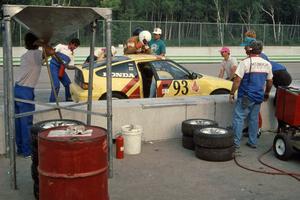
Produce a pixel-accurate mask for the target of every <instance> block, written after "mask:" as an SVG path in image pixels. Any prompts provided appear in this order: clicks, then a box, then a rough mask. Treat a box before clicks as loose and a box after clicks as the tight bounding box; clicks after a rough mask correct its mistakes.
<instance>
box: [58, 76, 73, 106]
mask: <svg viewBox="0 0 300 200" xmlns="http://www.w3.org/2000/svg"><path fill="white" fill-rule="evenodd" d="M60 81H61V83H62V84H63V86H64V87H65V98H66V101H72V98H71V92H70V84H71V80H70V78H69V76H68V74H67V73H64V75H63V77H62V78H61V80H60Z"/></svg>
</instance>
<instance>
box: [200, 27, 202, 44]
mask: <svg viewBox="0 0 300 200" xmlns="http://www.w3.org/2000/svg"><path fill="white" fill-rule="evenodd" d="M200 47H202V23H200Z"/></svg>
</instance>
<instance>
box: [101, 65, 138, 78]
mask: <svg viewBox="0 0 300 200" xmlns="http://www.w3.org/2000/svg"><path fill="white" fill-rule="evenodd" d="M111 74H112V77H113V78H135V77H137V76H138V73H137V69H136V65H135V63H134V62H126V63H121V64H116V65H113V66H112V68H111ZM96 75H97V76H101V77H106V68H103V69H100V70H98V71H97V72H96Z"/></svg>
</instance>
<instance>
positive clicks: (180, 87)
mask: <svg viewBox="0 0 300 200" xmlns="http://www.w3.org/2000/svg"><path fill="white" fill-rule="evenodd" d="M173 88H174V90H175V91H176V93H175V94H174V95H175V96H176V95H178V94H179V92H181V94H183V95H186V94H187V93H188V92H189V88H188V82H187V81H185V80H182V81H174V82H173Z"/></svg>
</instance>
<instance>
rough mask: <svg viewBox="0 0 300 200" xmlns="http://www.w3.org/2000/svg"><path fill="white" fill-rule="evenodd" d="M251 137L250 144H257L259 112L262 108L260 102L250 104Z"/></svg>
mask: <svg viewBox="0 0 300 200" xmlns="http://www.w3.org/2000/svg"><path fill="white" fill-rule="evenodd" d="M249 109H250V113H249V138H248V144H250V145H251V146H253V147H254V146H256V145H257V133H258V117H257V116H258V113H259V110H260V104H255V103H251V104H250V106H249Z"/></svg>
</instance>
